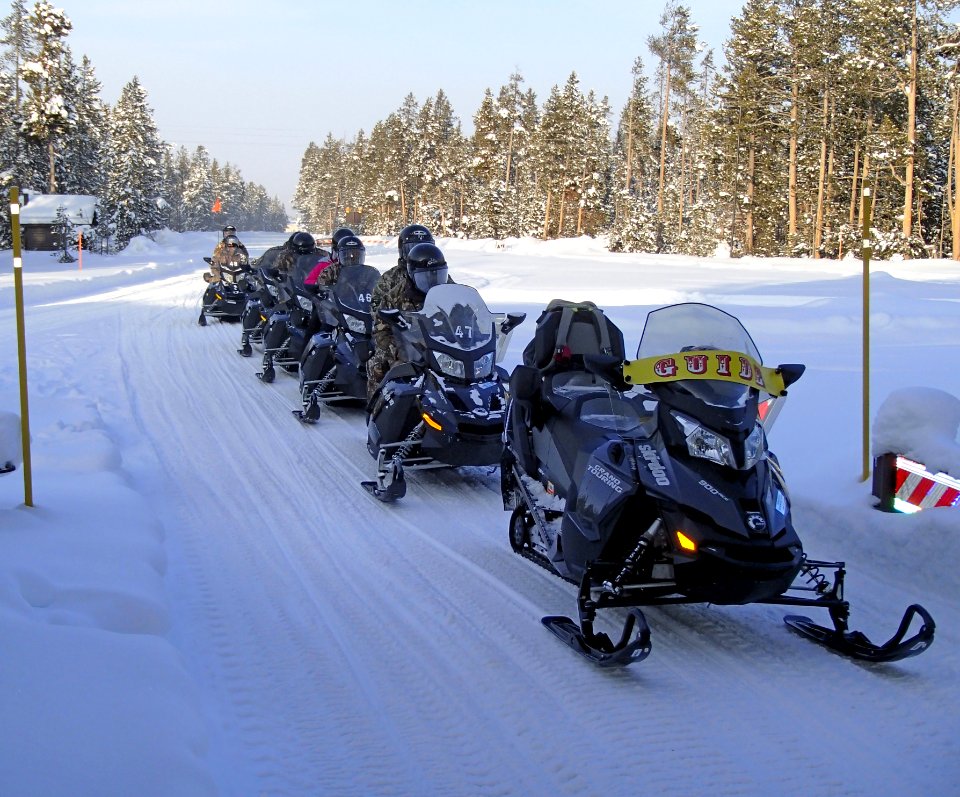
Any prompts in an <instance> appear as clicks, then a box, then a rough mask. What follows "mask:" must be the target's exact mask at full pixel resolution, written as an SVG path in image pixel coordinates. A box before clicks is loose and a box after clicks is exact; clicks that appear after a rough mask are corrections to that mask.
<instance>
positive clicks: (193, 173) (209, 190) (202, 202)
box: [183, 145, 216, 230]
mask: <svg viewBox="0 0 960 797" xmlns="http://www.w3.org/2000/svg"><path fill="white" fill-rule="evenodd" d="M210 170H211V162H210V155H209V154H208V153H207V148H206V147H204V146H202V145H201V146H198V147H197V148H196V149H195V150H194V152H193V157H191V159H190V171H189V173H188V174H187V179H186V180H185V181H184V185H183V205H184V225H185V227H186V229H188V230H212V229H214V227H215V221H214V219H213V215H212V211H211V208H213V203H214V201H215V200H216V194H215V193H214V191H213V181H212V179H211V176H210Z"/></svg>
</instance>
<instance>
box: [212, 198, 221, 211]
mask: <svg viewBox="0 0 960 797" xmlns="http://www.w3.org/2000/svg"><path fill="white" fill-rule="evenodd" d="M220 207H221V205H220V197H217V198H216V199H215V200H214V201H213V207H212V208H210V211H211V213H219V212H220Z"/></svg>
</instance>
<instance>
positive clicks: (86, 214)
mask: <svg viewBox="0 0 960 797" xmlns="http://www.w3.org/2000/svg"><path fill="white" fill-rule="evenodd" d="M96 206H97V198H96V197H95V196H88V195H86V194H31V195H30V197H29V199H28V201H27V204H26V205H23V206H22V207H21V208H20V223H21V224H53V223H54V222H55V221H56V220H57V209H58V208H61V207H62V208H63V209H64V211H65V212H66V214H67V218H68V219H70V222H71V223H72V224H75V225H77V224H93V223H94V218H93V216H94V211H95V209H96Z"/></svg>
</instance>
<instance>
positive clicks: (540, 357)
mask: <svg viewBox="0 0 960 797" xmlns="http://www.w3.org/2000/svg"><path fill="white" fill-rule="evenodd" d="M591 354H594V355H599V354H607V355H612V356H614V357H617V358H618V359H620V360H623V359H625V356H624V346H623V333H622V332H621V331H620V329H619V328H618V327H617V325H616V324H614V323H613V322H612V321H611V320H610V319H609V318H607V317H606V316H605V315H604V313H603V310H601V309H600V308H599V307H597V306H596V305H595V304H594V303H593V302H567V301H564V300H563V299H554V300H553V301H551V302H550V304H548V305H547V308H546V310H544V311H543V312H542V313H541V314H540V317H539V318H538V319H537V328H536V331H535V332H534V337H533V340H531V341H530V343H528V344H527V346H526V348H525V349H524V350H523V363H524V365H529V366H532V367H534V368H536V369H538V370H539V371H541V372H552V371H561V370H583V367H584V366H583V358H584V355H591Z"/></svg>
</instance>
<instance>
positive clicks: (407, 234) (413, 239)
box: [397, 224, 435, 266]
mask: <svg viewBox="0 0 960 797" xmlns="http://www.w3.org/2000/svg"><path fill="white" fill-rule="evenodd" d="M432 243H435V241H434V240H433V234H432V233H431V232H430V230H428V229H427V228H426V227H424V226H423V225H422V224H408V225H407V226H406V227H404V228H403V229H402V230H400V235H398V236H397V250H398V257H397V265H398V266H406V264H407V254H408V253H409V252H410V250H411V249H412V248H413V247H414V246H416V245H417V244H432Z"/></svg>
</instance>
